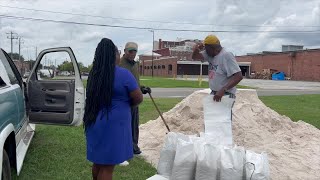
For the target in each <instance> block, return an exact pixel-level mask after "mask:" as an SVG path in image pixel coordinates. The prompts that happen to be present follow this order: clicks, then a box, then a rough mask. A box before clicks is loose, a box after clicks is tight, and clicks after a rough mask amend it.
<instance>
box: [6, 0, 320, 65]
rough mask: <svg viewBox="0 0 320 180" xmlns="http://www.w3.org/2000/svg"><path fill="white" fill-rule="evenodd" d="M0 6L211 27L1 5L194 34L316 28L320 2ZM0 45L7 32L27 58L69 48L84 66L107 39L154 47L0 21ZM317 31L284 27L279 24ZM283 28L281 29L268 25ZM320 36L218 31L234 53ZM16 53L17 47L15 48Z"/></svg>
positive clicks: (117, 33)
mask: <svg viewBox="0 0 320 180" xmlns="http://www.w3.org/2000/svg"><path fill="white" fill-rule="evenodd" d="M0 5H7V6H16V7H25V8H33V9H43V10H49V11H60V12H71V13H79V14H90V15H97V16H106V17H117V18H127V19H142V20H154V21H170V22H172V21H173V22H191V23H194V24H214V26H195V25H187V24H184V25H183V24H173V23H155V22H145V21H127V20H119V19H108V18H94V17H84V16H74V15H66V14H52V13H44V12H37V11H26V10H17V9H10V8H4V7H0V14H8V15H14V16H25V17H35V18H45V19H54V20H65V21H76V22H86V23H98V24H112V25H125V26H139V27H149V28H174V29H198V30H232V31H234V30H260V31H261V30H263V31H271V30H273V31H276V30H319V29H320V3H319V1H318V0H309V1H300V0H259V1H254V0H201V1H194V0H162V1H150V0H139V1H135V0H121V1H112V0H109V1H106V0H95V1H90V2H88V1H84V0H81V1H80V0H69V1H63V0H56V1H46V0H14V1H13V0H1V2H0ZM1 24H2V29H0V35H1V36H0V41H1V46H2V48H4V49H6V50H8V51H10V41H9V40H8V39H6V34H5V33H6V32H9V31H14V32H16V33H18V34H19V35H20V36H23V38H24V42H25V43H24V44H23V49H22V53H23V55H24V56H25V57H27V58H29V57H30V58H33V57H34V49H35V48H34V46H37V47H38V49H39V51H40V50H41V49H44V48H49V47H54V46H70V47H72V49H73V50H74V52H75V55H76V57H77V59H78V61H81V62H83V63H84V64H85V65H88V64H90V63H91V62H92V59H93V56H94V51H95V48H96V46H97V43H98V42H99V41H100V39H101V38H103V37H107V38H110V39H112V40H113V41H114V43H115V44H116V45H117V46H118V47H119V48H120V47H122V48H123V47H124V45H125V43H126V42H127V41H135V42H137V43H138V44H139V53H144V52H149V51H151V49H152V33H151V32H149V31H148V30H135V29H120V28H108V27H96V26H81V25H70V24H56V23H42V22H37V21H19V20H12V19H2V23H1ZM217 25H268V26H264V27H251V26H249V27H244V26H217ZM287 25H290V26H296V25H298V26H318V27H282V26H287ZM270 26H281V27H270ZM207 34H208V33H196V32H171V31H155V40H157V39H159V38H162V39H163V40H175V39H176V38H178V37H180V38H195V39H203V38H204V37H205V36H206V35H207ZM319 34H320V33H318V34H315V33H310V34H301V33H299V34H293V33H267V32H265V33H216V35H217V36H219V38H220V39H221V42H222V43H223V46H225V47H227V48H228V49H229V50H231V51H232V52H234V53H235V54H237V55H240V54H246V53H249V52H251V53H252V52H259V51H264V50H269V51H279V50H281V45H282V44H288V43H290V44H304V45H306V46H307V47H319V46H320V40H319V38H317V37H318V36H319ZM14 51H15V52H16V51H17V44H14Z"/></svg>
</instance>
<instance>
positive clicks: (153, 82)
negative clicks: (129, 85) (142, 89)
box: [140, 77, 209, 88]
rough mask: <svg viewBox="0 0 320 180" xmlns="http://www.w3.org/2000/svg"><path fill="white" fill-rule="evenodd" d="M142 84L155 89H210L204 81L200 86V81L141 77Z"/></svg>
mask: <svg viewBox="0 0 320 180" xmlns="http://www.w3.org/2000/svg"><path fill="white" fill-rule="evenodd" d="M140 84H141V85H144V86H148V87H153V88H208V87H209V84H208V82H207V81H202V83H201V86H199V82H198V81H188V80H175V79H171V78H162V77H153V78H152V77H140Z"/></svg>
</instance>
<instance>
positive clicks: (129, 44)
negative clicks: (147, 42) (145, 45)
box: [125, 42, 138, 51]
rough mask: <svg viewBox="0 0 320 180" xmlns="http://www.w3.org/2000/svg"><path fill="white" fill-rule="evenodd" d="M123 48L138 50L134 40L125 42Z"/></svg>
mask: <svg viewBox="0 0 320 180" xmlns="http://www.w3.org/2000/svg"><path fill="white" fill-rule="evenodd" d="M125 49H126V50H128V51H130V50H135V51H138V44H137V43H135V42H127V44H126V46H125Z"/></svg>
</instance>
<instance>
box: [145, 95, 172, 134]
mask: <svg viewBox="0 0 320 180" xmlns="http://www.w3.org/2000/svg"><path fill="white" fill-rule="evenodd" d="M148 94H149V96H150V99H151V101H152V103H153V105H154V106H155V107H156V109H157V111H158V113H159V115H160V117H161V119H162V121H163V123H164V125H165V126H166V128H167V130H168V131H169V132H171V131H170V128H169V126H168V124H167V122H166V120H164V118H163V116H162V113H161V112H160V110H159V108H158V106H157V104H156V103H155V102H154V99H153V97H152V95H151V94H150V93H148Z"/></svg>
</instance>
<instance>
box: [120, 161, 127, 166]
mask: <svg viewBox="0 0 320 180" xmlns="http://www.w3.org/2000/svg"><path fill="white" fill-rule="evenodd" d="M128 165H129V162H128V161H123V162H122V163H120V164H119V166H128Z"/></svg>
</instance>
